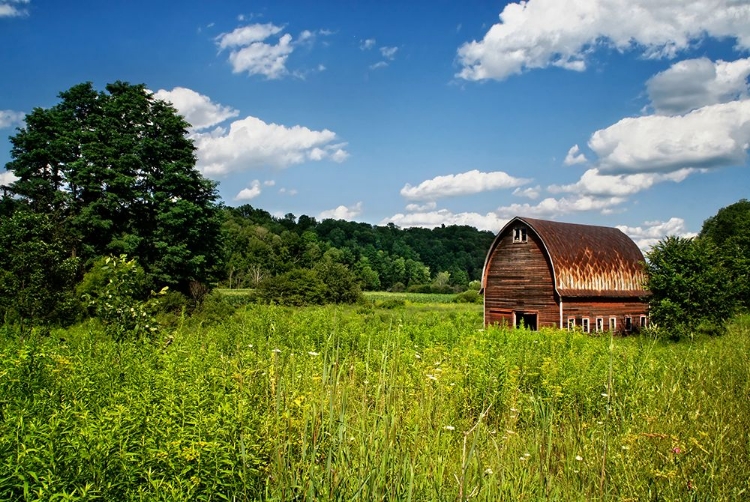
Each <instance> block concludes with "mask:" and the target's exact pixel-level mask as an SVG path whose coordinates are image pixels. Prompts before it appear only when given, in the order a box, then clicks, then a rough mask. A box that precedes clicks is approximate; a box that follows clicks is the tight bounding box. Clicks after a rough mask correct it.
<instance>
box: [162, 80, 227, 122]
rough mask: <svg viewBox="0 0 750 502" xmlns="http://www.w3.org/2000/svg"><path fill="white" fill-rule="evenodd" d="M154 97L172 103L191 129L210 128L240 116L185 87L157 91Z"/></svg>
mask: <svg viewBox="0 0 750 502" xmlns="http://www.w3.org/2000/svg"><path fill="white" fill-rule="evenodd" d="M154 96H155V97H156V98H157V99H161V100H163V101H169V102H170V103H172V105H174V107H175V108H176V109H177V111H178V112H179V113H180V115H182V116H183V117H185V120H187V121H188V122H189V123H190V125H191V126H193V129H205V128H207V127H212V126H215V125H216V124H220V123H221V122H224V121H225V120H227V119H230V118H233V117H236V116H238V115H239V114H240V112H238V111H237V110H235V109H233V108H231V107H229V106H222V105H220V104H217V103H214V102H212V101H211V98H209V97H208V96H204V95H203V94H199V93H197V92H195V91H194V90H192V89H187V88H185V87H175V88H174V89H172V90H171V91H167V90H164V89H159V90H158V91H156V92H155V93H154Z"/></svg>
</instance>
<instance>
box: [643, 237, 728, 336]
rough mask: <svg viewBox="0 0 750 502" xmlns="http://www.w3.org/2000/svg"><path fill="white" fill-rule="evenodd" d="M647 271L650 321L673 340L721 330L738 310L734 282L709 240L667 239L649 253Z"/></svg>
mask: <svg viewBox="0 0 750 502" xmlns="http://www.w3.org/2000/svg"><path fill="white" fill-rule="evenodd" d="M647 271H648V289H649V290H650V291H651V294H652V296H651V297H650V299H649V311H650V315H651V321H652V323H653V324H655V325H657V326H661V327H663V328H665V329H666V330H667V331H668V332H670V333H672V334H673V336H677V337H679V336H684V335H690V334H692V333H693V332H694V331H695V329H696V328H697V327H698V326H699V325H700V324H701V323H704V322H708V323H712V324H715V325H717V326H722V325H723V324H724V323H725V322H726V321H727V320H728V319H729V318H730V317H731V316H732V314H733V312H734V310H735V305H736V297H735V294H734V291H733V287H732V278H731V276H730V275H729V273H728V271H727V269H726V268H725V267H724V265H723V263H722V260H721V258H720V255H719V253H718V252H717V249H716V246H715V245H714V244H713V243H712V242H710V241H708V240H705V239H686V238H681V237H667V238H666V239H664V240H662V241H661V242H659V243H657V244H656V245H655V246H654V247H653V248H652V249H651V251H650V252H649V253H648V258H647Z"/></svg>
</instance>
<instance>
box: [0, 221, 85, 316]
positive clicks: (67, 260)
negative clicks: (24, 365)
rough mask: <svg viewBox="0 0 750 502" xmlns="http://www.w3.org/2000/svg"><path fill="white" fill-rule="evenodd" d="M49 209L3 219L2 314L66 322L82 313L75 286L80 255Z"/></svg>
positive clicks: (0, 224)
mask: <svg viewBox="0 0 750 502" xmlns="http://www.w3.org/2000/svg"><path fill="white" fill-rule="evenodd" d="M65 247H66V246H65V236H64V234H62V233H61V232H60V229H59V228H57V227H56V226H55V225H54V222H53V221H52V220H51V219H50V218H49V217H48V216H47V215H45V214H34V213H30V212H27V211H16V212H15V213H13V214H12V215H10V216H7V217H3V218H2V219H0V318H1V319H2V320H3V321H4V322H5V323H19V324H20V325H21V326H22V330H23V325H24V324H30V325H31V326H38V325H46V326H49V325H51V324H57V323H60V322H62V323H63V324H68V323H70V322H72V321H74V320H75V318H76V317H77V316H78V315H79V312H78V304H77V301H76V299H75V296H74V294H73V286H74V284H75V280H76V273H77V270H78V267H79V260H78V259H77V258H75V257H72V256H69V255H66V249H65Z"/></svg>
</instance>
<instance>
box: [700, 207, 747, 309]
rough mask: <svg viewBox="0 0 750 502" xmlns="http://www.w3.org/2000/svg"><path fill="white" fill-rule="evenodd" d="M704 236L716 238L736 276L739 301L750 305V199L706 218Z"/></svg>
mask: <svg viewBox="0 0 750 502" xmlns="http://www.w3.org/2000/svg"><path fill="white" fill-rule="evenodd" d="M700 238H701V239H707V240H710V241H711V242H713V243H714V244H715V245H716V247H717V249H718V254H719V255H720V259H721V260H722V261H723V263H724V264H725V266H726V268H727V270H728V272H729V274H730V275H731V277H732V283H733V286H734V289H735V294H736V297H737V301H738V302H739V304H740V305H742V306H744V307H745V308H746V309H750V201H748V200H747V199H742V200H740V201H738V202H735V203H734V204H731V205H729V206H727V207H724V208H721V209H720V210H719V212H718V213H716V215H715V216H712V217H711V218H709V219H707V220H706V221H705V222H703V228H702V229H701V233H700Z"/></svg>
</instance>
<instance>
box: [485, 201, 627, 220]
mask: <svg viewBox="0 0 750 502" xmlns="http://www.w3.org/2000/svg"><path fill="white" fill-rule="evenodd" d="M625 200H626V199H625V198H624V197H596V196H591V195H572V196H570V197H562V198H559V199H556V198H554V197H548V198H546V199H544V200H542V201H540V202H539V203H537V204H510V205H508V206H503V207H499V208H498V209H497V211H495V213H496V214H497V215H498V217H499V218H504V219H510V218H512V217H514V216H528V217H529V218H542V219H554V218H556V217H558V216H561V215H563V214H570V213H580V212H588V211H598V212H600V213H602V214H610V213H613V212H614V211H615V210H616V209H617V206H619V205H620V204H622V203H623V202H625Z"/></svg>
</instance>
